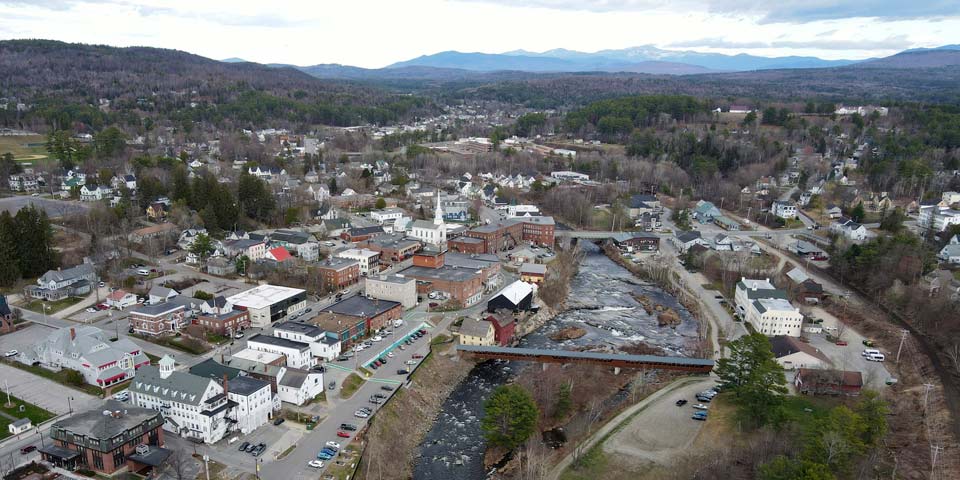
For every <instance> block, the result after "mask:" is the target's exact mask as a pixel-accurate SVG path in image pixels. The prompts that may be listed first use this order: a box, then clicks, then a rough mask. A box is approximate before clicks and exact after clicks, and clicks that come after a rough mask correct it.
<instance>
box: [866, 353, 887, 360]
mask: <svg viewBox="0 0 960 480" xmlns="http://www.w3.org/2000/svg"><path fill="white" fill-rule="evenodd" d="M885 359H886V357H884V356H883V354H882V353H871V354H870V355H867V360H869V361H871V362H882V361H884V360H885Z"/></svg>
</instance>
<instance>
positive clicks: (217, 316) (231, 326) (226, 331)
mask: <svg viewBox="0 0 960 480" xmlns="http://www.w3.org/2000/svg"><path fill="white" fill-rule="evenodd" d="M197 324H198V325H200V326H201V327H203V328H204V330H207V331H209V332H213V333H216V334H217V335H233V334H235V333H237V332H240V331H243V330H246V329H247V328H250V312H248V311H246V310H231V311H229V312H224V313H210V314H204V315H200V316H199V317H197Z"/></svg>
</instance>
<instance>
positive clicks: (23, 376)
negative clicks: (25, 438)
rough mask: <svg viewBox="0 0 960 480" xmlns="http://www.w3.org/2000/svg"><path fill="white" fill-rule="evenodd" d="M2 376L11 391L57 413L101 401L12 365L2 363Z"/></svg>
mask: <svg viewBox="0 0 960 480" xmlns="http://www.w3.org/2000/svg"><path fill="white" fill-rule="evenodd" d="M0 378H3V380H4V384H5V385H6V386H7V388H9V389H10V393H11V394H13V395H16V396H17V397H19V398H20V399H22V400H24V401H27V402H30V403H32V404H34V405H37V406H40V407H42V408H44V409H46V410H49V411H51V412H53V413H56V414H64V413H68V412H69V411H70V409H71V408H72V409H73V411H82V410H87V409H89V408H93V407H95V406H97V405H99V404H100V403H101V400H100V399H99V398H96V397H94V396H92V395H88V394H86V393H83V392H81V391H79V390H74V389H72V388H70V387H67V386H64V385H61V384H59V383H57V382H54V381H53V380H47V379H46V378H43V377H38V376H36V375H34V374H32V373H29V372H25V371H23V370H20V369H19V368H16V367H11V366H10V365H6V364H0Z"/></svg>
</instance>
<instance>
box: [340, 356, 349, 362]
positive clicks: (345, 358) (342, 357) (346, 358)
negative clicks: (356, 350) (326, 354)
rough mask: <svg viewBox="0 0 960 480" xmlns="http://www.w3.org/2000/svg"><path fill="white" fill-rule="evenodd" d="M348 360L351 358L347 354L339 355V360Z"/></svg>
mask: <svg viewBox="0 0 960 480" xmlns="http://www.w3.org/2000/svg"><path fill="white" fill-rule="evenodd" d="M347 360H350V357H348V356H346V355H340V356H339V357H337V361H338V362H346V361H347Z"/></svg>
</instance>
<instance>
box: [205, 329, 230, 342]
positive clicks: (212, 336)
mask: <svg viewBox="0 0 960 480" xmlns="http://www.w3.org/2000/svg"><path fill="white" fill-rule="evenodd" d="M227 340H230V338H228V337H225V336H223V335H217V334H216V333H211V332H207V341H208V342H210V343H212V344H214V345H220V344H221V343H223V342H226V341H227Z"/></svg>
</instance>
